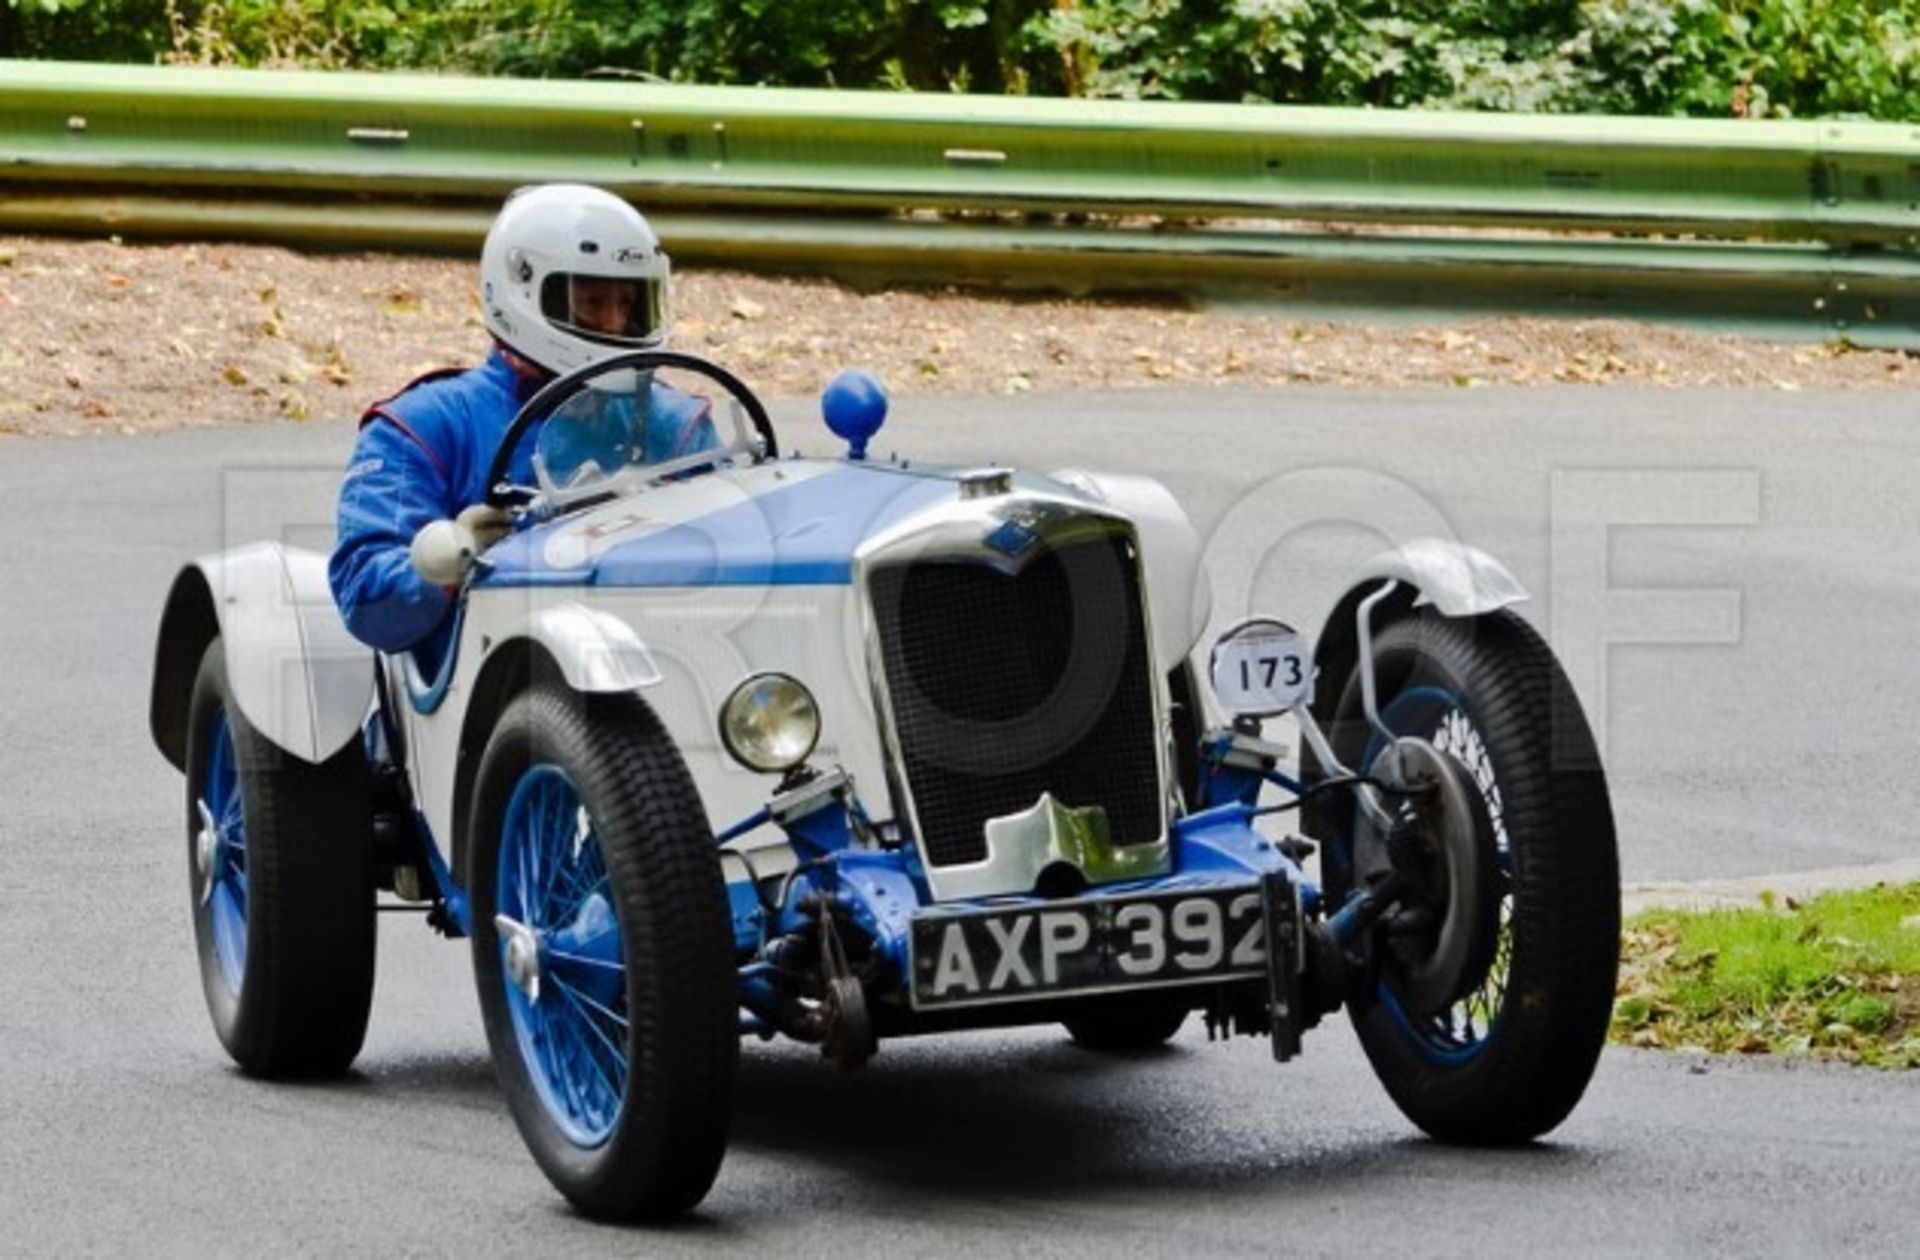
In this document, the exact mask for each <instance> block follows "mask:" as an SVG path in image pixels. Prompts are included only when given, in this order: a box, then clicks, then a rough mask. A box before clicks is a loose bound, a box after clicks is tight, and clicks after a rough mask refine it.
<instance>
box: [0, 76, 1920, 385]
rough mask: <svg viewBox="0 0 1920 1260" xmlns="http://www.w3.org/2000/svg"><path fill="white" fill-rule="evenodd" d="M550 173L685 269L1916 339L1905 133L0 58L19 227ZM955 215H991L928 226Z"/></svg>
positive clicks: (204, 213)
mask: <svg viewBox="0 0 1920 1260" xmlns="http://www.w3.org/2000/svg"><path fill="white" fill-rule="evenodd" d="M550 179H575V180H582V181H586V182H591V183H597V184H601V185H604V186H607V187H610V188H613V189H615V190H616V191H619V192H621V193H623V194H625V195H627V196H629V197H631V198H632V199H633V200H635V201H636V202H638V203H639V204H641V205H643V206H644V207H646V208H647V209H648V210H649V212H650V213H652V214H654V215H655V216H656V217H657V218H658V219H659V220H660V222H661V226H662V229H663V235H665V237H666V239H667V241H668V244H669V246H670V247H671V248H673V249H674V250H675V252H676V253H677V254H678V255H680V256H682V257H684V258H687V259H689V260H694V261H710V262H724V263H733V264H736V265H747V266H755V267H762V268H774V269H780V268H784V269H807V270H825V271H830V272H832V273H834V274H837V275H842V276H845V277H848V278H851V279H855V280H859V281H866V282H875V283H877V282H886V281H893V280H922V281H924V280H929V279H932V280H939V279H949V278H951V279H957V280H962V281H967V282H974V283H999V284H1015V285H1028V286H1038V287H1062V288H1067V289H1080V290H1084V289H1129V288H1131V289H1140V288H1157V289H1163V290H1173V291H1179V292H1189V293H1191V292H1204V293H1207V294H1210V295H1215V296H1224V297H1229V298H1232V297H1245V298H1247V299H1250V300H1259V301H1267V302H1280V303H1290V302H1315V303H1321V304H1326V303H1332V304H1336V305H1356V306H1363V307H1367V308H1370V309H1374V310H1376V311H1377V310H1378V309H1379V308H1381V307H1383V306H1384V307H1393V306H1419V307H1421V308H1424V309H1434V308H1439V309H1461V310H1479V309H1541V310H1549V311H1566V310H1572V311H1579V312H1582V313H1589V314H1624V315H1645V316H1653V317H1660V318H1669V319H1685V320H1689V321H1694V322H1709V323H1715V324H1720V325H1733V326H1739V327H1743V328H1750V329H1760V330H1767V331H1773V332H1776V333H1779V332H1785V333H1789V334H1797V335H1833V334H1835V333H1839V334H1842V335H1845V336H1848V337H1850V338H1851V339H1853V340H1856V341H1858V342H1861V343H1863V344H1876V345H1900V346H1907V347H1915V348H1920V251H1916V246H1920V127H1916V126H1908V125H1896V124H1876V123H1856V122H1764V123H1763V122H1734V121H1706V122H1703V121H1689V120H1678V119H1613V118H1585V117H1538V116H1503V115H1483V114H1473V115H1461V114H1440V113H1400V112H1385V111H1380V112H1374V111H1355V110H1332V109H1308V108H1292V107H1277V106H1234V105H1176V104H1165V103H1151V104H1139V103H1125V102H1088V101H1059V100H1038V99H1026V98H997V97H992V98H983V97H958V96H955V97H948V96H918V95H910V94H892V93H861V92H819V91H794V90H769V89H752V88H745V89H741V88H696V87H682V86H672V85H654V84H636V83H626V82H620V83H605V82H585V83H582V82H559V81H528V80H497V79H490V80H477V79H463V78H451V77H425V76H408V75H350V74H311V73H306V74H303V73H275V72H258V71H237V70H190V69H174V68H147V67H107V66H93V65H79V64H60V63H37V62H0V186H3V187H4V191H5V196H4V200H0V227H4V228H8V229H13V230H66V231H99V230H102V229H103V228H105V229H108V230H118V231H122V232H127V233H147V234H169V235H194V234H204V233H207V232H218V233H221V234H226V235H240V236H248V237H253V238H259V239H275V240H287V241H293V242H298V243H303V244H309V245H313V244H319V245H334V246H340V245H353V246H379V245H403V244H404V245H408V246H420V245H432V246H436V247H454V248H464V247H466V246H468V245H469V244H470V243H471V242H472V241H475V240H477V239H478V236H479V233H480V232H481V231H482V230H483V229H484V224H485V216H486V212H487V211H488V210H489V209H490V208H491V207H492V206H493V205H497V202H498V199H499V198H500V196H502V195H503V194H504V193H505V192H506V191H507V190H508V189H510V188H512V187H515V186H517V185H520V184H523V183H528V182H536V181H542V180H550ZM953 211H966V212H975V216H976V218H977V217H978V215H979V213H980V212H987V213H988V214H989V215H992V214H993V213H995V212H998V213H999V217H998V218H997V219H993V218H989V221H985V222H982V221H966V220H964V219H963V221H958V222H956V221H953V220H952V219H951V218H937V217H929V216H928V214H927V213H926V212H953ZM914 212H918V216H917V217H915V213H914ZM1005 212H1021V213H1023V214H1024V215H1026V216H1028V218H1029V220H1030V219H1031V217H1032V216H1053V217H1056V219H1055V220H1054V221H1048V222H1033V221H1024V222H1023V221H1021V219H1020V216H1019V215H1018V214H1016V215H1013V216H1011V221H1009V216H1008V215H1007V214H1006V213H1005ZM1085 216H1094V218H1095V219H1096V220H1097V221H1096V222H1087V221H1085ZM1147 216H1150V217H1151V218H1152V219H1153V220H1154V222H1153V224H1152V225H1149V226H1143V225H1142V222H1141V219H1142V217H1147ZM1252 219H1260V220H1274V219H1283V220H1289V221H1293V222H1294V224H1295V226H1294V227H1293V228H1291V229H1287V230H1280V229H1275V228H1273V227H1270V226H1269V227H1267V228H1264V229H1256V228H1255V227H1253V226H1251V225H1249V224H1247V223H1246V222H1245V221H1246V220H1252ZM1303 221H1304V222H1308V223H1343V224H1369V225H1377V224H1387V225H1422V226H1426V227H1436V226H1437V227H1444V228H1461V227H1471V228H1478V229H1485V228H1502V229H1512V230H1523V229H1524V230H1545V231H1557V232H1560V233H1568V232H1572V233H1582V234H1601V235H1604V236H1606V237H1609V238H1612V239H1593V238H1590V237H1586V236H1574V237H1569V236H1566V235H1559V236H1545V235H1542V236H1533V237H1528V236H1514V235H1508V236H1506V237H1503V238H1497V239H1494V238H1489V237H1488V236H1487V235H1485V234H1484V233H1479V234H1450V235H1441V236H1435V235H1431V234H1428V235H1413V234H1409V233H1407V232H1387V233H1381V232H1374V233H1372V234H1369V235H1352V234H1329V233H1326V232H1315V231H1303V230H1300V228H1299V227H1298V224H1299V223H1301V222H1303ZM1169 222H1171V224H1172V226H1171V227H1169V226H1168V225H1169ZM1201 225H1204V226H1201ZM1635 237H1641V238H1646V239H1634V238H1635ZM1670 237H1684V238H1692V239H1686V240H1671V239H1665V238H1670ZM1623 238H1624V239H1623ZM1656 238H1658V239H1656ZM1734 241H1738V242H1741V243H1724V242H1734ZM1758 242H1767V243H1758Z"/></svg>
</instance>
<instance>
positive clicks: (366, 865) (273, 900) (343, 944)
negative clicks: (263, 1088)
mask: <svg viewBox="0 0 1920 1260" xmlns="http://www.w3.org/2000/svg"><path fill="white" fill-rule="evenodd" d="M187 721H188V727H187V867H188V872H189V878H190V880H191V887H192V892H193V927H194V936H195V938H196V940H197V941H198V944H199V950H200V980H201V987H202V988H203V989H204V990H205V992H206V998H207V1009H208V1011H209V1013H210V1014H211V1015H212V1016H213V1028H214V1032H215V1033H216V1034H218V1035H219V1038H220V1042H221V1044H222V1045H224V1046H225V1047H226V1048H227V1053H228V1054H230V1055H232V1056H233V1060H234V1062H236V1063H238V1064H239V1065H240V1067H241V1069H242V1070H244V1071H246V1072H248V1073H250V1074H252V1075H255V1076H264V1077H307V1076H328V1075H334V1074H337V1073H340V1072H344V1071H346V1070H347V1068H348V1067H349V1066H350V1065H351V1064H352V1063H353V1058H354V1056H355V1055H356V1054H358V1053H359V1052H360V1044H361V1042H362V1041H363V1040H364V1038H365V1036H366V1031H367V1012H368V1009H369V1008H370V1007H371V1005H372V1003H373V958H374V887H373V873H372V869H371V861H372V821H371V813H370V807H369V805H368V775H367V762H366V753H365V750H364V749H363V748H362V747H361V745H360V741H359V740H357V739H356V740H354V741H352V742H350V743H349V744H348V745H347V747H346V748H344V749H342V750H341V751H340V752H338V753H337V754H335V755H334V756H333V757H332V758H331V759H330V760H328V761H327V762H325V763H324V764H321V765H313V764H311V763H309V762H305V761H301V760H300V759H299V758H297V757H294V756H292V755H291V754H289V753H286V752H284V751H282V750H281V749H280V748H278V747H276V746H275V745H274V744H273V743H271V742H270V741H268V740H267V739H266V738H265V737H263V736H262V735H260V733H259V732H257V731H255V730H254V729H253V727H252V726H251V725H249V724H248V722H247V719H246V717H245V715H243V714H242V713H241V712H240V710H239V708H238V707H237V706H235V705H234V703H233V697H232V691H231V690H230V688H229V687H228V683H227V664H226V652H225V648H224V645H223V644H222V642H221V640H219V639H218V638H216V639H215V640H214V641H213V642H212V643H211V644H210V645H208V647H207V650H206V653H205V655H204V656H203V657H202V658H201V661H200V670H199V673H198V674H197V675H196V676H195V678H194V683H193V696H192V699H191V701H190V702H189V707H188V718H187Z"/></svg>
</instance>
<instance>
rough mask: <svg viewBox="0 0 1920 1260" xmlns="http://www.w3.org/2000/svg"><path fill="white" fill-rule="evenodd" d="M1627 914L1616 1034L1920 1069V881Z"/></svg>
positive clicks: (1674, 1044)
mask: <svg viewBox="0 0 1920 1260" xmlns="http://www.w3.org/2000/svg"><path fill="white" fill-rule="evenodd" d="M1763 901H1764V905H1763V906H1761V907H1757V908H1754V909H1750V910H1711V911H1704V912H1692V911H1681V910H1651V911H1648V912H1646V913H1644V914H1639V915H1635V916H1634V917H1633V918H1632V919H1630V920H1628V921H1627V925H1626V934H1625V940H1624V942H1623V952H1622V955H1621V964H1620V988H1619V993H1618V996H1617V998H1616V999H1615V1002H1614V1007H1613V1039H1614V1040H1615V1041H1617V1042H1621V1043H1623V1044H1626V1045H1634V1046H1653V1047H1659V1048H1666V1049H1677V1048H1681V1047H1689V1048H1696V1049H1704V1050H1711V1051H1716V1052H1719V1053H1733V1054H1785V1055H1816V1056H1820V1057H1825V1058H1834V1059H1841V1060H1844V1061H1846V1062H1848V1063H1865V1064H1869V1065H1871V1066H1874V1067H1886V1068H1914V1067H1920V883H1916V884H1906V885H1901V886H1898V887H1895V886H1892V885H1887V884H1881V885H1879V886H1877V887H1874V888H1868V889H1861V890H1857V891H1850V892H1834V893H1826V894H1823V895H1821V896H1819V897H1815V898H1813V899H1812V900H1811V901H1807V902H1805V903H1800V902H1796V901H1794V900H1793V899H1792V898H1786V899H1784V900H1776V899H1775V898H1774V897H1772V896H1771V895H1769V896H1766V897H1765V898H1763Z"/></svg>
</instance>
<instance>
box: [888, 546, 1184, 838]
mask: <svg viewBox="0 0 1920 1260" xmlns="http://www.w3.org/2000/svg"><path fill="white" fill-rule="evenodd" d="M869 592H870V594H871V597H872V599H873V605H874V620H875V622H876V624H877V626H878V628H879V632H880V648H881V658H882V664H883V666H884V667H885V670H886V683H887V690H888V695H889V696H890V698H891V702H892V706H893V717H894V723H895V727H896V729H897V732H898V737H899V743H900V752H901V759H902V762H903V764H902V765H901V766H900V771H901V773H902V775H903V776H904V777H905V779H906V783H907V786H908V789H909V790H910V791H911V793H912V795H913V803H914V812H915V814H916V815H917V819H918V823H919V827H920V834H921V838H922V840H923V841H924V843H925V845H926V852H927V857H928V860H929V861H931V862H932V863H933V865H935V866H952V865H956V864H959V863H965V862H978V861H980V860H982V859H983V858H985V857H986V852H987V850H986V836H985V832H984V827H985V825H986V822H987V820H988V819H990V818H997V817H1000V816H1001V815H1004V814H1012V813H1018V812H1020V811H1022V810H1026V809H1030V808H1032V806H1033V804H1034V802H1035V801H1037V800H1038V799H1039V798H1040V794H1041V793H1042V792H1047V791H1050V792H1052V793H1053V794H1054V796H1055V797H1056V798H1058V799H1059V800H1060V801H1061V802H1063V803H1065V804H1067V805H1073V806H1087V805H1099V806H1102V807H1103V808H1105V810H1106V811H1107V816H1108V819H1109V820H1110V821H1111V823H1112V825H1113V838H1114V841H1115V843H1118V844H1140V843H1146V842H1150V841H1153V840H1157V839H1159V838H1160V835H1161V831H1162V824H1163V819H1162V817H1161V812H1162V808H1163V806H1162V802H1161V795H1160V772H1159V759H1158V748H1157V741H1158V739H1159V733H1158V731H1157V729H1156V727H1155V724H1154V718H1153V692H1152V673H1151V666H1150V664H1149V660H1150V657H1149V653H1148V646H1147V635H1146V626H1145V625H1144V623H1143V621H1142V618H1141V612H1140V587H1139V578H1138V567H1137V561H1136V556H1135V551H1134V544H1133V542H1132V540H1131V539H1129V538H1125V537H1114V536H1102V537H1098V538H1095V539H1093V540H1091V541H1079V542H1074V543H1070V544H1067V545H1065V546H1062V547H1059V548H1057V549H1053V550H1049V551H1046V552H1044V553H1042V554H1039V555H1037V556H1035V557H1034V558H1033V559H1032V560H1031V561H1030V562H1029V563H1028V564H1027V565H1026V566H1025V567H1024V568H1023V569H1022V570H1021V571H1020V572H1019V573H1018V574H1008V573H1002V572H1000V571H999V570H997V569H995V568H993V567H991V566H989V565H987V564H984V563H979V562H976V561H971V560H916V561H913V562H909V563H903V564H897V565H892V566H887V567H882V568H880V569H878V570H877V571H876V572H875V573H874V574H873V577H872V579H871V581H870V583H869Z"/></svg>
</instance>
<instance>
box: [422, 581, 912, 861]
mask: <svg viewBox="0 0 1920 1260" xmlns="http://www.w3.org/2000/svg"><path fill="white" fill-rule="evenodd" d="M583 596H590V598H591V600H592V606H591V607H590V608H589V607H588V606H586V605H585V604H583V603H582V602H581V600H582V597H583ZM569 635H571V636H573V639H574V645H573V646H572V647H568V646H566V644H565V640H566V638H567V637H568V636H569ZM643 636H644V638H643ZM526 637H533V638H537V639H539V640H540V641H541V642H542V643H543V644H544V645H545V646H546V647H547V649H548V650H549V651H550V652H552V653H553V654H554V656H555V657H556V659H558V660H560V661H561V662H562V669H563V670H566V669H568V666H567V664H566V662H567V660H568V659H569V658H571V659H573V660H575V661H576V662H578V665H579V671H578V672H575V673H569V675H568V682H569V684H570V685H573V686H575V687H576V688H577V689H579V690H583V691H593V692H609V691H631V690H639V691H640V692H641V694H642V695H643V697H644V698H645V700H646V702H647V703H648V704H649V705H651V706H652V708H653V710H654V712H655V713H656V714H657V715H658V716H659V717H660V720H661V722H662V723H663V724H664V725H665V726H666V728H667V729H668V730H669V731H670V732H672V734H673V738H674V742H675V743H676V744H677V745H678V747H679V749H680V752H681V754H682V755H683V756H684V757H685V758H686V762H687V766H688V769H689V770H691V771H692V773H693V778H694V783H695V784H696V785H697V786H698V788H699V790H700V798H701V801H702V802H703V803H704V804H705V806H706V810H707V816H708V820H709V821H710V822H711V823H712V824H713V825H714V827H715V829H716V830H717V829H719V828H723V827H726V826H728V825H729V824H731V823H733V822H736V821H738V820H739V819H741V818H743V817H745V816H746V815H748V814H750V813H752V812H753V811H754V810H756V809H758V808H759V807H760V806H762V805H764V804H766V802H767V798H768V796H770V795H771V794H772V792H773V789H774V786H775V781H776V780H775V777H774V776H770V775H761V774H755V773H752V772H751V771H748V770H744V769H742V768H741V767H740V766H738V765H737V764H735V763H734V761H733V760H732V759H731V758H730V757H728V756H727V755H726V752H725V750H724V749H723V748H722V747H721V746H720V737H719V730H718V726H717V723H716V714H717V713H718V712H719V708H720V703H721V701H723V700H724V699H726V696H727V693H728V692H729V691H731V690H732V688H733V686H734V684H735V683H737V682H739V681H740V679H742V678H744V677H746V676H747V675H748V674H750V673H754V672H756V671H759V670H769V669H773V670H781V671H783V672H785V673H789V674H792V675H793V676H794V677H796V678H799V679H802V680H803V681H805V682H806V684H807V686H808V687H809V688H811V689H812V690H813V693H814V695H815V697H816V698H817V699H818V700H819V702H820V711H821V719H822V723H821V737H820V745H819V748H818V750H817V751H816V753H815V755H814V760H815V761H816V762H817V763H819V764H821V765H834V764H838V765H842V766H845V767H846V768H847V770H848V771H849V772H851V773H852V774H853V775H854V777H855V779H856V781H857V782H858V783H859V784H860V785H861V788H862V790H863V792H865V793H866V794H867V795H868V797H869V799H875V800H878V799H884V793H885V789H884V787H883V784H884V783H885V778H884V775H883V771H882V763H881V754H880V739H879V733H878V731H877V729H876V726H875V723H874V718H873V701H872V696H871V693H870V691H869V690H868V685H867V675H866V669H865V664H864V657H863V655H862V652H863V647H862V644H861V641H860V638H859V621H858V618H857V616H855V615H854V613H853V610H852V591H851V588H850V587H847V586H771V587H761V586H713V587H659V588H654V589H611V590H594V591H591V592H584V591H581V590H579V589H577V588H565V587H558V588H543V587H537V586H535V587H522V588H514V589H507V590H478V591H475V592H473V593H472V595H471V596H470V598H469V603H468V606H467V615H466V620H465V623H464V625H463V627H462V630H461V635H460V652H459V657H458V658H457V660H456V662H455V665H454V674H453V678H452V681H451V682H450V684H449V685H448V688H447V692H446V695H445V698H444V699H443V701H442V703H441V705H440V707H439V708H438V709H436V710H435V711H434V712H433V713H431V714H420V713H416V712H414V711H413V709H412V706H411V705H407V704H403V705H402V706H401V707H402V708H404V709H405V710H406V721H407V725H408V744H409V750H410V755H409V760H410V770H411V773H412V776H413V780H414V790H415V799H416V800H417V801H419V802H420V804H421V806H422V812H423V813H425V815H426V817H427V822H428V825H429V826H430V827H431V828H432V830H433V834H434V836H435V838H436V839H437V840H438V842H439V843H440V846H441V849H442V851H443V852H444V851H445V850H446V849H447V848H448V846H449V845H450V843H451V840H452V836H453V791H454V783H455V776H456V774H457V771H458V769H459V763H458V756H459V741H460V728H461V725H462V723H463V721H464V715H465V711H466V707H467V704H468V702H469V700H470V698H471V696H472V694H473V685H474V682H475V680H476V679H477V678H478V677H479V674H480V670H481V667H482V666H483V665H484V663H485V661H486V658H487V656H488V655H489V654H490V653H491V652H493V651H497V650H499V648H500V647H501V645H502V644H505V643H507V642H509V641H511V640H514V639H516V638H526Z"/></svg>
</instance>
